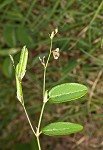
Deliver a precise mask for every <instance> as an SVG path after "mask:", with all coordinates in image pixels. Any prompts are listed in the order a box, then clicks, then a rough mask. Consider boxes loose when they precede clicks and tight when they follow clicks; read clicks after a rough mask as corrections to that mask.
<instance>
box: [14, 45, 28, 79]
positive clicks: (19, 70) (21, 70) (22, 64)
mask: <svg viewBox="0 0 103 150" xmlns="http://www.w3.org/2000/svg"><path fill="white" fill-rule="evenodd" d="M27 60H28V50H27V48H26V46H24V47H23V48H22V52H21V55H20V61H19V63H18V64H17V66H16V75H17V76H18V78H19V79H21V80H22V78H23V77H24V75H25V72H26V66H27Z"/></svg>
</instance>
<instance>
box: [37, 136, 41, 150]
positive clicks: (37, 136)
mask: <svg viewBox="0 0 103 150" xmlns="http://www.w3.org/2000/svg"><path fill="white" fill-rule="evenodd" d="M37 143H38V148H39V150H41V146H40V141H39V137H38V136H37Z"/></svg>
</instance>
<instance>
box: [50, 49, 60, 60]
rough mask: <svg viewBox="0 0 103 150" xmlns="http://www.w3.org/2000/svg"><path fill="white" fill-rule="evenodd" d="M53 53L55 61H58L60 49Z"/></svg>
mask: <svg viewBox="0 0 103 150" xmlns="http://www.w3.org/2000/svg"><path fill="white" fill-rule="evenodd" d="M52 52H53V57H54V59H58V58H59V56H60V53H59V48H56V49H55V50H53V51H52Z"/></svg>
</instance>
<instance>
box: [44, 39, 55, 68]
mask: <svg viewBox="0 0 103 150" xmlns="http://www.w3.org/2000/svg"><path fill="white" fill-rule="evenodd" d="M52 42H53V39H51V42H50V52H49V56H48V59H47V62H46V65H45V68H47V66H48V62H49V59H50V56H51V51H52Z"/></svg>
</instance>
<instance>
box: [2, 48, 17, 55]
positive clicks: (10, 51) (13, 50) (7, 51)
mask: <svg viewBox="0 0 103 150" xmlns="http://www.w3.org/2000/svg"><path fill="white" fill-rule="evenodd" d="M18 51H19V49H18V48H10V49H8V48H7V49H0V55H1V56H8V55H13V54H16V53H17V52H18Z"/></svg>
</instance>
